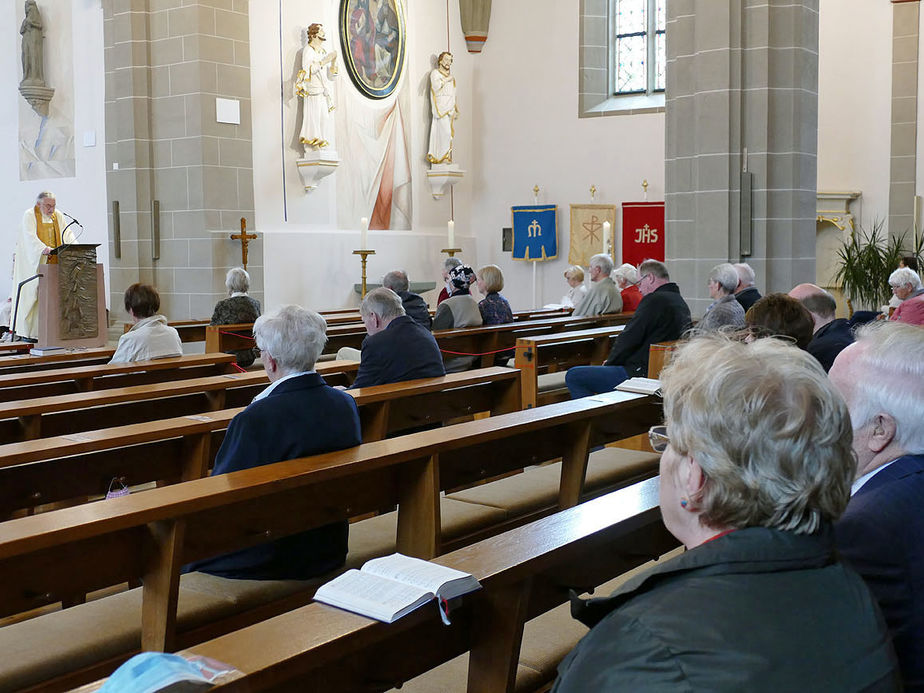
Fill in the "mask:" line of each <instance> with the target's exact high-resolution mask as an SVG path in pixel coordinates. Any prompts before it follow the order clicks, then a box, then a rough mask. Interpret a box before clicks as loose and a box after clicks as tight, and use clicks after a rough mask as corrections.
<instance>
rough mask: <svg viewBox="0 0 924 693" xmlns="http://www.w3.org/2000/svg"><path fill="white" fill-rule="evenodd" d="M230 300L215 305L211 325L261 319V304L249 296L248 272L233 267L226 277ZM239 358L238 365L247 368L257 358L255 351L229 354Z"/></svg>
mask: <svg viewBox="0 0 924 693" xmlns="http://www.w3.org/2000/svg"><path fill="white" fill-rule="evenodd" d="M225 287H226V288H227V289H228V298H225V299H222V300H221V301H219V302H218V303H216V304H215V311H214V312H213V313H212V319H211V321H210V322H209V324H210V325H239V324H242V323H252V322H255V321H256V319H257V318H259V317H260V302H259V301H258V300H256V299H255V298H251V297H250V296H248V295H247V292H248V291H249V290H250V275H249V274H248V273H247V270H245V269H241V268H240V267H232V268H231V269H229V270H228V274H227V275H226V276H225ZM228 353H231V354H234V356H235V357H236V358H237V365H238V366H240V367H241V368H247V367H248V366H251V365H253V362H254V360H255V359H256V357H257V353H256V350H255V349H239V350H237V351H231V352H228Z"/></svg>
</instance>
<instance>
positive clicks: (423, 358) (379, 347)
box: [352, 287, 446, 388]
mask: <svg viewBox="0 0 924 693" xmlns="http://www.w3.org/2000/svg"><path fill="white" fill-rule="evenodd" d="M359 314H360V315H361V316H362V318H363V324H364V325H365V326H366V332H368V333H369V334H368V336H367V337H366V338H365V339H364V340H363V349H362V359H361V360H360V363H359V372H358V373H357V374H356V380H354V381H353V385H352V387H354V388H355V387H368V386H370V385H386V384H388V383H399V382H402V381H404V380H414V379H416V378H435V377H438V376H441V375H446V371H445V370H444V368H443V356H442V354H441V353H440V349H439V346H437V344H436V340H435V339H434V338H433V334H432V333H431V332H430V330H428V329H426V328H425V327H422V326H421V325H420V324H418V323H417V322H415V321H414V320H412V319H411V317H410V316H409V315H405V313H404V306H402V304H401V298H400V297H399V296H398V294H396V293H395V292H394V291H392V290H391V289H386V288H384V287H382V288H379V289H373V290H372V291H370V292H369V293H368V294H366V298H364V299H363V303H362V305H361V306H360V307H359Z"/></svg>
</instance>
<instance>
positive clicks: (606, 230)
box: [603, 221, 610, 253]
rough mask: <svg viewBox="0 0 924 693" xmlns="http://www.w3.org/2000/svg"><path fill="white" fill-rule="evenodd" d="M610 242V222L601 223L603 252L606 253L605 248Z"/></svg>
mask: <svg viewBox="0 0 924 693" xmlns="http://www.w3.org/2000/svg"><path fill="white" fill-rule="evenodd" d="M609 242H610V222H608V221H604V222H603V252H604V253H607V252H608V251H607V248H608V247H609Z"/></svg>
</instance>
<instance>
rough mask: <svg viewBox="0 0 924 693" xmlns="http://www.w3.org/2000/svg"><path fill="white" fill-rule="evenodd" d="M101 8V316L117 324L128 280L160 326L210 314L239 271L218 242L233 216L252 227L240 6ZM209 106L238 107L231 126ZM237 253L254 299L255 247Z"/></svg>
mask: <svg viewBox="0 0 924 693" xmlns="http://www.w3.org/2000/svg"><path fill="white" fill-rule="evenodd" d="M103 5H104V40H105V64H106V159H107V166H108V172H107V178H106V185H107V195H108V198H109V202H110V244H111V246H112V247H111V248H110V257H111V258H112V260H111V268H110V277H111V282H110V284H111V287H110V290H111V293H112V308H113V311H112V319H113V320H114V321H116V322H121V321H122V319H123V317H124V316H123V315H122V311H121V305H122V299H121V296H122V293H123V291H124V290H125V288H126V286H128V285H129V284H131V283H132V282H136V281H143V282H149V283H152V284H154V285H155V286H157V287H158V289H159V290H160V293H161V312H163V313H164V314H165V315H167V316H168V317H169V318H170V319H171V320H183V319H190V318H202V317H206V318H207V317H210V316H211V314H212V308H213V306H214V304H215V302H216V300H218V299H219V298H221V297H223V296H224V295H226V293H225V288H224V276H225V272H226V271H227V269H228V268H229V267H233V266H236V265H240V263H241V255H240V245H239V243H237V242H234V241H231V240H230V239H229V238H228V236H229V235H230V233H232V232H237V231H238V230H239V226H240V218H241V217H245V218H246V219H247V224H248V230H253V207H254V204H253V157H252V151H251V120H250V67H249V66H250V41H249V18H248V2H247V0H212V1H211V2H206V1H203V2H198V3H190V2H188V1H184V0H104V3H103ZM216 97H221V98H226V99H234V100H237V101H239V103H240V120H241V122H240V125H234V124H228V123H219V122H217V121H216ZM113 201H118V203H119V208H120V214H119V226H120V231H121V242H120V244H119V246H120V247H119V249H118V250H119V251H120V252H119V253H118V254H120V255H121V257H117V249H116V248H115V239H114V238H113V222H114V220H113V219H112V209H111V204H112V202H113ZM154 201H156V202H157V203H158V204H159V210H160V214H159V234H160V242H159V244H157V247H156V248H155V244H154V242H153V240H152V221H153V218H152V202H154ZM214 231H225V232H226V233H213V232H214ZM249 250H250V253H249V258H248V270H249V271H250V273H251V277H252V280H253V287H252V293H253V294H254V295H255V296H256V297H257V298H258V299H259V298H262V289H263V252H262V243H261V242H259V241H257V242H253V243H251V245H250V249H249ZM158 252H159V257H157V258H155V254H156V253H158Z"/></svg>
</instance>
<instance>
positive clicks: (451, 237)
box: [446, 219, 456, 248]
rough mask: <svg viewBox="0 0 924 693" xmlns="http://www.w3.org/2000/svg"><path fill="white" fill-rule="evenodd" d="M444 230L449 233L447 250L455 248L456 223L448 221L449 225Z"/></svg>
mask: <svg viewBox="0 0 924 693" xmlns="http://www.w3.org/2000/svg"><path fill="white" fill-rule="evenodd" d="M446 228H447V230H448V231H449V246H448V247H449V248H455V247H456V222H454V221H453V220H452V219H450V220H449V223H448V224H446Z"/></svg>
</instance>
